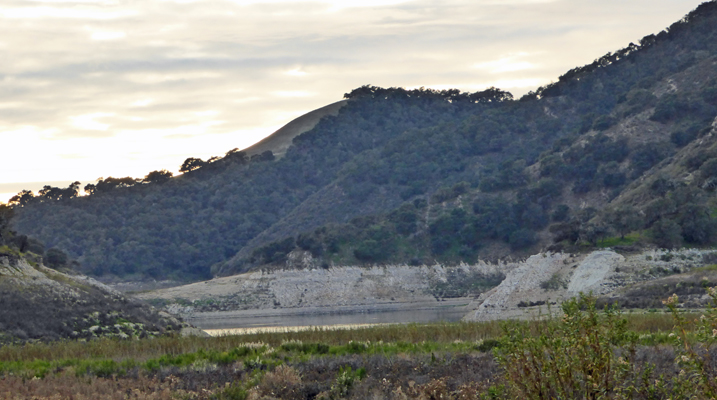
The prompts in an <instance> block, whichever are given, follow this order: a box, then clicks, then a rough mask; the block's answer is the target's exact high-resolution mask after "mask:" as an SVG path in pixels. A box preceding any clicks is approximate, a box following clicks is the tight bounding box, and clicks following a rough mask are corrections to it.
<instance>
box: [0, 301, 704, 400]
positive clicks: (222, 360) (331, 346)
mask: <svg viewBox="0 0 717 400" xmlns="http://www.w3.org/2000/svg"><path fill="white" fill-rule="evenodd" d="M712 297H713V299H715V300H716V301H717V291H714V290H713V291H712ZM666 305H667V306H668V307H669V309H670V310H671V313H670V314H667V313H648V314H637V313H633V314H621V313H620V312H618V311H617V310H614V309H605V310H596V308H595V307H594V299H592V298H588V297H583V298H580V299H576V300H574V301H570V302H567V303H565V304H564V305H563V307H562V311H563V314H562V315H561V316H560V317H555V318H548V319H544V320H535V321H524V322H505V323H498V322H491V323H463V322H461V323H439V324H427V325H417V324H409V325H388V326H376V327H371V328H363V329H354V330H321V329H314V330H309V331H303V332H293V333H257V334H250V335H241V336H223V337H210V338H199V337H188V338H180V337H164V338H155V339H151V340H96V341H91V342H77V341H68V342H55V343H46V344H42V343H36V344H27V345H24V346H5V347H2V348H0V398H4V399H69V398H72V399H78V400H79V399H314V398H317V399H321V398H323V399H339V398H349V399H481V398H486V399H512V398H520V397H522V398H526V399H548V398H564V399H580V398H585V399H661V398H665V399H667V398H672V399H678V398H684V399H688V398H689V399H712V398H717V381H716V380H715V379H716V378H717V365H716V364H715V360H717V358H716V356H717V351H716V350H715V346H714V343H715V340H717V339H716V337H717V315H715V312H714V310H712V309H709V310H707V311H706V312H705V313H703V314H687V313H683V312H680V310H679V309H678V308H677V305H678V300H677V298H676V297H673V298H670V299H668V300H667V303H666Z"/></svg>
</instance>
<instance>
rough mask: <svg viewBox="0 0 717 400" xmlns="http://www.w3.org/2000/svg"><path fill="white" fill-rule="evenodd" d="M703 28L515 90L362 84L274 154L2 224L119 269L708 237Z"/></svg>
mask: <svg viewBox="0 0 717 400" xmlns="http://www.w3.org/2000/svg"><path fill="white" fill-rule="evenodd" d="M715 27H717V2H715V1H709V2H706V3H703V4H702V5H701V6H699V7H698V8H697V9H696V10H694V11H692V12H691V13H689V14H688V15H687V16H686V17H685V18H683V19H682V20H680V21H678V22H676V23H675V24H673V25H672V26H670V27H669V28H668V29H666V30H665V31H662V32H660V33H658V34H656V35H648V36H646V37H644V38H643V39H642V40H641V41H640V44H639V45H635V44H632V43H631V44H630V45H629V46H628V47H626V48H625V49H622V50H619V51H617V52H615V53H608V54H607V55H605V56H603V57H600V58H598V59H596V61H595V62H594V63H592V64H589V65H586V66H583V67H578V68H574V69H572V70H570V71H568V72H566V74H564V75H563V76H561V77H560V78H559V79H558V81H557V82H555V83H553V84H550V85H547V86H545V87H541V88H538V89H537V90H536V91H534V92H531V93H528V94H527V95H525V96H523V97H522V98H521V99H519V100H514V99H512V95H510V93H507V92H503V91H500V90H498V89H495V88H491V89H488V90H486V91H483V92H477V93H462V92H460V91H458V90H446V91H434V90H425V89H416V90H406V89H402V88H388V89H383V88H378V87H374V86H369V85H367V86H362V87H360V88H357V89H355V90H353V91H352V92H350V93H347V95H346V96H345V97H346V98H347V99H348V100H349V101H348V102H346V103H345V104H344V105H342V106H341V107H340V109H339V110H337V113H336V115H331V113H329V115H326V116H325V117H323V118H321V119H320V120H319V121H318V123H316V125H315V126H314V127H313V128H312V129H309V130H307V131H305V132H303V133H300V134H298V135H296V136H293V137H292V139H291V142H292V144H291V146H289V147H288V148H287V149H286V153H285V154H284V156H283V157H280V158H275V157H274V156H273V154H272V155H271V157H257V156H260V155H261V154H263V153H264V152H265V151H264V152H262V153H259V154H250V156H251V157H248V155H247V153H246V152H229V153H227V155H226V157H224V158H220V159H217V160H213V161H212V162H210V163H207V164H204V165H203V166H201V167H199V168H196V169H194V170H189V171H187V172H186V173H185V174H184V175H182V176H180V177H176V178H172V179H169V180H168V181H163V182H156V183H148V184H141V185H140V184H135V185H130V186H131V187H118V188H115V189H112V190H110V191H107V192H104V193H98V194H93V195H91V196H88V197H87V198H68V199H59V200H54V199H50V198H47V197H45V196H36V197H34V198H33V199H31V200H29V201H28V202H27V203H26V204H16V205H15V207H16V209H17V214H18V215H17V217H16V219H15V220H14V222H13V223H14V226H15V228H16V229H17V230H18V231H20V232H22V233H26V234H30V235H33V236H37V237H39V238H40V239H41V240H43V241H44V242H47V243H48V244H49V245H50V246H53V247H58V248H61V249H63V250H65V251H67V252H68V253H69V254H70V255H71V256H73V257H76V258H78V260H79V261H80V263H81V264H82V267H81V268H82V270H83V272H87V273H91V274H93V275H95V276H98V277H101V276H106V277H109V276H115V277H118V278H120V279H135V278H138V277H140V278H141V277H152V278H164V277H174V278H179V279H180V280H197V279H206V278H208V277H210V276H212V275H214V274H222V275H227V274H233V273H239V272H243V271H247V270H251V269H257V268H268V267H271V268H278V267H281V266H282V265H285V263H286V258H287V255H288V254H289V253H291V252H292V251H294V250H296V249H303V250H306V251H311V252H312V253H313V254H314V255H315V256H316V257H319V258H321V259H322V260H323V262H325V263H326V264H327V265H341V264H349V265H353V264H356V263H365V264H381V263H393V262H398V261H406V262H410V263H413V264H420V263H426V262H429V261H438V262H443V263H460V262H463V261H465V262H470V261H473V260H476V259H478V258H487V259H499V258H503V257H506V256H508V255H515V256H518V257H524V256H527V255H530V254H535V253H536V252H538V251H540V250H541V249H546V248H550V249H553V250H560V249H565V250H568V251H580V250H581V249H586V248H592V247H594V246H598V245H599V244H600V243H602V242H604V241H605V240H612V241H613V242H615V243H619V244H621V245H626V246H632V245H635V246H658V247H668V248H669V247H675V246H681V245H683V244H687V245H697V246H708V245H711V237H712V234H713V233H715V232H716V231H717V223H716V222H715V219H714V217H713V216H712V211H711V210H713V209H714V207H715V204H714V198H713V195H712V188H713V187H714V186H715V182H717V161H715V158H716V157H717V149H716V148H715V147H714V146H713V145H714V140H713V137H714V132H713V131H712V123H713V122H714V121H715V116H717V80H715V78H714V77H715V76H717V71H716V69H717V67H716V66H717V44H716V43H717V29H716V28H715ZM335 104H338V103H334V105H335ZM330 106H332V105H329V106H327V107H330ZM267 143H268V142H267ZM287 143H288V139H285V140H283V145H286V144H287ZM713 161H714V162H713ZM687 176H691V177H692V178H691V179H692V180H689V179H688V180H685V177H687ZM694 215H696V216H697V217H693V216H694ZM635 216H637V217H639V218H634V217H635Z"/></svg>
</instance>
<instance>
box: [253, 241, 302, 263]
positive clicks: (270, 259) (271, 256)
mask: <svg viewBox="0 0 717 400" xmlns="http://www.w3.org/2000/svg"><path fill="white" fill-rule="evenodd" d="M295 247H296V242H295V241H294V238H293V237H289V238H286V239H284V240H281V241H279V242H273V243H269V244H267V245H265V246H262V247H260V248H258V249H256V250H254V252H252V255H251V262H252V263H255V264H259V265H261V264H277V263H281V262H284V261H285V260H286V256H287V254H289V253H290V252H291V251H292V250H294V248H295Z"/></svg>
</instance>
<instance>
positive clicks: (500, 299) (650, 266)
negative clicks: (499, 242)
mask: <svg viewBox="0 0 717 400" xmlns="http://www.w3.org/2000/svg"><path fill="white" fill-rule="evenodd" d="M711 254H715V252H714V251H713V250H697V249H684V250H679V251H667V250H649V251H644V252H641V253H637V254H631V255H625V256H623V255H620V254H618V253H617V252H615V251H613V250H609V249H606V250H599V251H594V252H591V253H588V254H585V255H568V254H562V253H558V254H551V253H545V254H538V255H534V256H532V257H530V258H528V259H527V260H525V261H524V262H521V263H518V265H516V267H515V268H512V269H511V270H510V272H508V274H507V276H506V278H505V280H504V281H503V282H502V283H501V284H500V285H499V286H497V287H496V288H495V289H493V290H491V291H489V292H486V293H484V294H483V295H481V296H480V297H479V298H478V299H477V300H476V301H475V302H474V303H473V304H472V306H471V308H472V311H470V312H469V313H468V314H467V315H466V317H465V318H464V319H465V320H468V321H488V320H496V319H509V318H524V317H532V316H535V315H537V314H539V313H546V312H549V310H553V311H555V310H558V309H559V307H558V305H559V304H560V303H561V302H562V301H563V300H565V299H568V298H572V297H575V296H578V295H579V294H580V293H585V294H588V293H592V294H594V295H596V296H608V297H609V295H610V294H611V293H613V292H615V291H616V290H619V289H622V288H625V287H629V286H631V285H633V284H635V283H637V282H644V281H649V280H653V279H656V278H659V277H662V276H664V274H665V273H681V272H686V271H689V270H691V269H692V268H694V267H698V266H702V265H704V264H705V258H709V257H710V256H709V255H711ZM549 306H555V307H552V308H551V307H549Z"/></svg>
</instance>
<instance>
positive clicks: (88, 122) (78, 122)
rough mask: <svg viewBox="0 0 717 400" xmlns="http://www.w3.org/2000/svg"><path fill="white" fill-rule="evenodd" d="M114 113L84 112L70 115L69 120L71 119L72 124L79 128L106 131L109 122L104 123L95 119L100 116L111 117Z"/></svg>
mask: <svg viewBox="0 0 717 400" xmlns="http://www.w3.org/2000/svg"><path fill="white" fill-rule="evenodd" d="M113 115H115V114H114V113H94V114H85V115H78V116H75V117H70V120H72V124H73V125H74V126H76V127H77V128H80V129H87V130H92V131H106V130H107V128H109V127H110V124H104V123H101V122H99V121H96V119H97V118H102V117H111V116H113Z"/></svg>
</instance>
